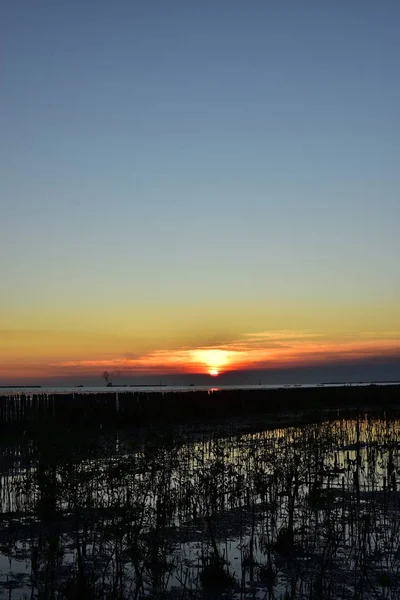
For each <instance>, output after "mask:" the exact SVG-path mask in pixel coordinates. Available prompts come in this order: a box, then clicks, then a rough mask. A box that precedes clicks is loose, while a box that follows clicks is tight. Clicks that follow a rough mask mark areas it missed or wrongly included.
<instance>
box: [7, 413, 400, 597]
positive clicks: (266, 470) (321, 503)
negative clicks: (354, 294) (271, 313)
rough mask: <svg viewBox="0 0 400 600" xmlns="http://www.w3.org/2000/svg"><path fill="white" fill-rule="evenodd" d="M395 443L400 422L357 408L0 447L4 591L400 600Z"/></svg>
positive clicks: (399, 450)
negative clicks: (316, 417) (287, 423)
mask: <svg viewBox="0 0 400 600" xmlns="http://www.w3.org/2000/svg"><path fill="white" fill-rule="evenodd" d="M399 433H400V422H399V421H398V420H397V419H396V418H394V417H393V416H391V417H390V418H389V417H388V416H387V415H386V417H384V418H379V417H377V416H374V415H372V414H361V413H360V412H359V413H358V414H357V413H356V414H355V416H354V418H351V419H345V418H338V419H335V420H333V421H325V422H319V423H309V424H302V425H301V426H298V427H296V426H293V427H286V428H281V429H271V430H259V431H252V432H241V431H239V430H237V429H236V428H230V427H229V426H225V429H224V430H222V431H218V432H214V431H213V430H212V429H208V430H202V431H200V432H198V433H195V432H193V431H191V432H190V433H189V432H188V430H187V429H185V428H177V429H175V430H168V431H167V432H165V431H163V430H162V429H158V428H154V427H152V428H147V429H143V430H140V431H137V432H136V433H135V434H134V435H121V433H119V434H113V433H110V432H109V433H107V432H106V431H102V432H101V434H99V435H98V436H95V437H91V438H90V437H88V436H85V435H80V434H78V433H77V432H76V433H75V434H74V435H72V434H71V432H70V433H66V434H65V436H64V437H60V435H59V433H58V432H57V433H54V435H46V436H42V437H41V436H38V437H37V438H36V440H35V442H33V441H32V440H25V441H23V442H21V443H19V444H16V443H15V444H14V445H13V444H11V443H8V444H6V445H3V446H2V448H1V452H2V455H1V461H2V462H1V464H2V471H1V502H2V511H3V513H2V515H1V519H2V528H1V532H0V544H1V553H2V554H3V556H6V557H8V558H9V560H10V561H11V565H12V566H11V568H10V572H9V573H8V574H7V576H8V581H6V580H5V578H3V582H4V584H7V585H8V587H7V594H8V595H9V597H11V598H22V597H23V594H26V596H27V597H29V598H46V599H49V600H50V599H53V598H54V599H56V598H57V599H59V600H66V599H67V598H81V597H82V598H93V599H96V600H97V599H109V600H113V599H116V600H117V599H120V600H127V599H133V598H134V599H141V598H144V597H153V598H166V599H167V598H182V599H185V598H188V599H189V598H196V599H197V598H202V597H204V596H207V597H210V596H212V595H214V596H221V597H230V598H237V599H243V600H244V598H251V597H253V598H260V599H261V598H266V599H271V600H272V599H275V598H276V599H279V598H301V599H307V600H311V599H317V598H324V599H326V600H330V599H332V600H333V599H336V598H337V599H340V598H343V599H347V598H349V599H350V598H351V599H354V598H357V597H358V598H366V599H369V598H371V599H372V598H388V599H395V598H398V597H400V510H399V508H400V492H399V490H398V487H399V477H400V471H399V470H400V443H399V441H398V440H399V439H400V437H399ZM20 561H25V562H27V563H28V564H29V571H28V573H26V572H25V574H24V575H23V577H22V575H21V572H22V570H21V571H18V566H19V565H20ZM18 578H19V579H18ZM10 590H11V596H10ZM4 597H7V596H4Z"/></svg>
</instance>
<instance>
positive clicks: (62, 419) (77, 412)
mask: <svg viewBox="0 0 400 600" xmlns="http://www.w3.org/2000/svg"><path fill="white" fill-rule="evenodd" d="M399 389H400V386H399V385H387V386H384V385H382V386H378V385H370V386H366V387H363V386H343V387H325V388H280V389H271V390H265V389H260V390H259V389H252V390H229V389H228V390H223V389H221V390H217V391H214V392H213V391H199V390H193V391H190V392H159V391H157V392H151V391H149V392H143V391H130V390H126V391H123V392H121V391H118V392H116V391H112V392H111V391H108V390H107V391H105V392H103V393H84V392H81V391H79V392H75V393H72V394H71V393H57V394H40V393H33V394H25V393H21V394H17V395H8V396H0V433H3V434H4V435H7V434H15V433H17V432H25V433H26V434H28V433H34V432H35V431H37V432H40V431H43V430H45V429H47V428H52V429H53V428H61V429H64V428H65V427H67V428H68V429H70V430H71V429H75V428H76V429H85V428H86V429H90V430H95V429H98V428H99V427H103V428H108V429H113V428H125V427H127V426H133V427H136V426H142V425H147V424H154V425H156V424H157V425H161V426H162V425H165V424H168V423H169V424H170V423H189V422H196V421H205V420H209V419H213V418H214V419H221V418H222V419H225V418H241V417H249V418H253V417H255V416H257V415H262V414H266V413H269V414H277V413H282V412H287V413H288V414H295V415H297V417H298V415H299V412H301V411H303V412H304V411H306V412H307V411H308V413H310V412H311V413H313V412H314V413H315V414H322V412H323V411H326V410H328V409H339V408H343V409H344V408H346V409H350V408H353V409H356V408H357V407H361V406H362V407H379V406H380V407H387V408H390V407H396V406H397V405H398V400H399ZM321 411H322V412H321ZM305 418H306V419H308V418H309V415H308V414H306V415H305Z"/></svg>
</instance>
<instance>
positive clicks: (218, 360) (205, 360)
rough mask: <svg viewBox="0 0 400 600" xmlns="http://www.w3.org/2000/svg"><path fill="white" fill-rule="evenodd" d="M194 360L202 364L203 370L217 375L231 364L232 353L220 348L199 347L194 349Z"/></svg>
mask: <svg viewBox="0 0 400 600" xmlns="http://www.w3.org/2000/svg"><path fill="white" fill-rule="evenodd" d="M191 354H192V360H193V362H195V363H197V364H198V365H199V366H200V365H202V367H203V369H204V370H203V372H204V373H208V374H209V375H212V376H213V377H216V376H217V375H219V374H220V372H221V370H222V369H223V368H224V367H225V366H226V365H228V364H229V359H230V353H229V352H228V351H227V350H222V349H220V348H198V349H196V350H192V353H191Z"/></svg>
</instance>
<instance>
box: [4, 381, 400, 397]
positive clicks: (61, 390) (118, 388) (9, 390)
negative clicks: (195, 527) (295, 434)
mask: <svg viewBox="0 0 400 600" xmlns="http://www.w3.org/2000/svg"><path fill="white" fill-rule="evenodd" d="M369 385H380V386H382V385H400V381H376V382H375V381H374V382H371V381H370V382H365V381H360V382H351V383H350V382H339V383H337V382H327V383H310V384H299V383H291V384H273V385H264V384H258V385H254V384H253V385H219V386H217V385H212V386H211V385H112V386H105V385H98V386H89V385H88V386H79V385H78V386H37V385H36V386H0V396H10V395H20V394H26V395H32V394H101V393H104V392H108V393H124V392H131V393H132V392H147V393H153V392H157V393H169V392H177V393H182V392H188V393H190V392H200V391H203V392H207V391H208V392H217V391H219V390H243V391H244V390H276V389H283V388H316V387H346V386H352V387H354V386H364V387H365V386H369Z"/></svg>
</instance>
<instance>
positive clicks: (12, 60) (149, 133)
mask: <svg viewBox="0 0 400 600" xmlns="http://www.w3.org/2000/svg"><path fill="white" fill-rule="evenodd" d="M399 17H400V6H399V4H398V3H397V2H396V1H388V2H384V3H379V2H370V1H363V2H361V1H359V2H357V1H354V2H345V1H338V2H330V3H322V2H317V1H314V2H307V1H304V2H287V3H284V2H255V1H254V2H243V1H236V0H233V1H232V0H230V1H229V2H228V1H207V0H202V1H201V2H197V3H195V2H190V1H185V2H183V1H182V2H176V1H174V0H169V1H168V2H151V1H146V2H144V1H143V2H137V1H116V2H109V1H107V2H106V1H103V0H99V1H96V2H93V1H87V0H79V1H78V0H69V1H68V2H50V1H46V2H44V1H40V0H39V1H35V2H33V1H32V2H31V1H29V2H28V1H23V0H22V1H19V2H16V1H8V2H7V1H6V2H4V5H3V6H2V19H1V25H0V27H1V40H2V70H1V90H2V93H1V98H0V107H1V131H2V134H1V139H0V201H1V208H2V218H1V222H0V232H1V236H0V252H1V255H2V256H3V257H4V260H2V262H1V265H0V275H1V278H2V282H3V285H4V288H5V289H7V290H11V291H12V294H6V295H5V296H4V295H3V298H2V299H1V300H0V302H1V307H2V312H3V321H4V322H2V323H0V326H1V325H2V326H3V328H5V327H7V323H9V322H11V321H13V323H14V321H15V323H17V324H18V322H19V321H21V322H22V321H24V323H25V325H24V326H26V327H28V328H35V327H37V326H38V325H37V323H38V322H39V321H40V322H42V321H43V320H44V319H45V316H44V315H45V314H47V313H48V312H49V311H50V310H51V311H53V312H54V311H56V312H57V310H58V312H57V315H58V316H54V318H53V321H52V324H51V327H53V328H56V329H57V328H59V329H63V328H68V327H70V324H71V323H72V322H73V323H75V322H76V324H77V325H76V326H77V327H82V326H83V323H84V321H85V318H86V317H84V316H82V315H84V314H86V313H85V311H86V312H87V311H89V310H91V307H96V309H95V312H96V311H97V312H96V315H97V317H98V320H99V330H100V329H101V320H102V319H106V318H108V316H109V315H110V313H113V312H115V311H119V310H126V311H128V310H130V309H131V307H134V306H136V305H137V306H138V307H140V306H148V305H150V304H154V305H157V306H158V307H159V310H160V311H162V310H163V307H165V306H177V307H179V306H182V305H184V306H198V307H202V306H205V305H207V306H208V305H213V304H215V306H217V305H218V306H222V307H223V306H225V305H226V304H227V303H233V304H235V306H237V312H238V313H239V312H240V311H241V310H242V311H248V310H249V309H248V306H249V305H257V306H259V305H268V304H271V305H274V306H275V305H280V304H282V305H285V306H289V307H291V311H292V313H295V312H296V304H297V303H303V304H308V305H312V306H313V307H314V308H315V311H318V309H319V307H321V306H326V305H332V306H339V307H346V306H348V305H351V306H352V308H351V310H352V311H355V312H356V311H357V307H359V306H361V305H362V306H364V308H365V310H370V309H371V310H372V311H373V312H374V314H379V308H380V307H381V308H382V310H394V309H393V307H394V306H395V305H396V304H397V303H399V302H400V276H399V275H400V272H399V271H400V269H399V266H398V257H399V256H400V241H399V240H400V236H399V235H398V223H399V218H400V201H399V187H400V186H399V179H400V177H399V170H398V164H399V145H400V131H399V128H400V125H399V123H400V120H399V106H400V79H399V77H398V56H399V50H400V47H399V46H400V42H399V36H398V24H399ZM241 307H242V308H241ZM387 307H389V308H387ZM138 310H140V309H139V308H138ZM177 310H178V308H177ZM199 310H200V309H199ZM221 310H222V309H221ZM341 310H342V309H341ZM349 310H350V309H349ZM46 311H47V312H46ZM166 318H167V317H166ZM233 318H234V317H232V319H233ZM57 319H58V320H57ZM193 320H194V321H195V320H196V319H195V316H194V317H193ZM375 320H376V319H375ZM15 323H14V324H13V327H14V326H15V327H17V325H15ZM0 328H1V327H0ZM263 328H264V326H263V324H261V323H260V330H263ZM372 328H373V329H376V328H379V323H378V322H376V323H373V324H372Z"/></svg>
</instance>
